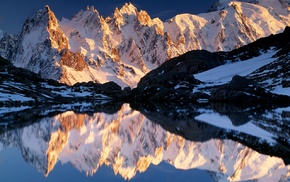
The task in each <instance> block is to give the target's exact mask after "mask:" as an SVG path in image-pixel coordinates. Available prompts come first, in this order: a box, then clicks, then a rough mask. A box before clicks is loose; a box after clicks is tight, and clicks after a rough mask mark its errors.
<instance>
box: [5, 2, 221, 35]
mask: <svg viewBox="0 0 290 182" xmlns="http://www.w3.org/2000/svg"><path fill="white" fill-rule="evenodd" d="M216 1H217V0H203V1H198V0H171V1H168V0H167V1H165V0H159V1H144V0H143V1H142V0H127V1H125V0H70V1H64V0H62V1H55V0H24V1H23V0H8V1H2V2H1V4H0V29H1V30H3V31H6V32H8V33H18V32H19V31H20V29H21V27H22V25H23V23H24V21H25V19H26V18H28V17H31V16H33V14H34V13H35V12H36V11H37V10H39V9H42V8H44V6H45V5H49V6H50V8H51V10H52V11H53V12H54V13H55V15H56V17H57V18H58V19H59V20H60V19H61V18H62V17H65V18H70V17H71V16H73V15H74V14H76V13H78V12H79V11H80V10H82V9H85V8H86V6H87V5H92V6H94V7H95V9H97V10H98V11H99V13H100V14H101V15H102V16H104V17H106V16H108V15H110V14H111V13H113V11H114V9H115V8H116V7H118V8H120V7H122V6H123V5H124V4H125V3H126V2H131V3H132V4H134V5H135V6H136V7H137V8H138V10H145V11H147V12H148V13H149V15H150V16H151V17H152V18H154V17H156V16H158V17H159V18H161V19H162V20H163V21H164V20H167V19H169V18H171V17H173V16H175V15H176V14H180V13H191V14H199V13H203V12H206V11H207V10H208V9H209V8H210V6H211V5H212V4H213V3H214V2H216Z"/></svg>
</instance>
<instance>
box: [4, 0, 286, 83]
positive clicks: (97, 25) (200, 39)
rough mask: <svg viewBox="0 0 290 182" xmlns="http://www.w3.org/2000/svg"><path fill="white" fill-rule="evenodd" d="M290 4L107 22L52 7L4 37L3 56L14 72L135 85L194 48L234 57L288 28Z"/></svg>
mask: <svg viewBox="0 0 290 182" xmlns="http://www.w3.org/2000/svg"><path fill="white" fill-rule="evenodd" d="M287 2H288V1H282V0H281V1H279V2H278V3H277V1H276V0H270V1H258V2H256V1H255V3H252V1H251V2H248V1H247V2H245V1H242V2H238V1H233V2H228V1H220V4H226V3H227V5H226V6H225V7H223V8H222V9H221V8H216V11H212V12H209V13H203V14H199V15H190V14H180V15H177V16H175V17H173V18H171V19H170V20H168V21H166V22H162V21H161V20H160V19H158V18H154V19H151V18H150V16H149V15H148V13H147V12H146V11H143V10H141V11H138V10H137V9H136V7H135V6H134V5H133V4H125V5H124V6H123V7H122V8H120V9H118V8H116V9H115V11H114V13H113V14H112V15H111V16H109V17H105V18H104V17H102V16H101V15H100V14H99V13H98V11H97V10H96V9H94V8H93V7H88V8H87V9H86V10H82V11H80V12H79V13H77V14H76V15H75V16H74V17H72V19H65V18H63V19H62V20H61V21H58V20H57V18H56V17H55V15H54V13H53V12H52V11H51V10H50V9H49V7H48V6H46V7H45V8H44V9H43V10H40V11H38V12H37V13H36V14H35V15H34V16H33V17H32V18H29V19H27V20H26V22H25V23H24V25H23V28H22V30H21V32H20V33H19V34H18V35H17V36H16V38H15V39H13V38H11V39H7V38H6V39H3V38H2V40H1V41H0V53H1V56H2V57H4V58H7V59H10V60H12V62H13V64H14V65H16V66H19V67H23V68H26V69H29V70H31V71H33V72H35V73H39V74H40V75H41V76H42V77H44V78H51V79H55V80H58V81H60V82H63V83H67V84H69V85H72V84H74V83H76V82H88V81H94V82H100V83H104V82H108V81H114V82H116V83H117V84H119V85H121V86H122V87H125V86H131V87H135V86H136V85H137V83H138V81H139V79H140V78H141V77H143V76H144V75H145V74H146V73H148V72H149V71H150V70H152V69H154V68H156V67H158V66H159V65H161V64H162V63H163V62H164V61H166V60H168V59H170V58H173V57H176V56H178V55H181V54H184V53H185V52H188V51H190V50H196V49H205V50H208V51H211V52H215V51H229V50H233V49H236V48H239V47H241V46H243V45H246V44H248V43H250V42H253V41H255V40H257V39H259V38H261V37H265V36H268V35H270V34H276V33H280V32H282V31H283V30H284V28H285V27H286V26H287V25H288V26H289V25H290V15H289V5H288V4H287ZM7 41H8V42H10V43H9V44H8V43H7ZM4 45H5V46H4ZM6 45H9V46H8V47H7V46H6Z"/></svg>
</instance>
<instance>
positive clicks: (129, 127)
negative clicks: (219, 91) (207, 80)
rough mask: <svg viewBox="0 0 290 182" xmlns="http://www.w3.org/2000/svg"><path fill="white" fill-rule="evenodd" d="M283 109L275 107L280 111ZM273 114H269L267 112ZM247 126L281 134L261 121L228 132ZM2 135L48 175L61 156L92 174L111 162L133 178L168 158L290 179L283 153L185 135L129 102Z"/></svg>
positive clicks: (230, 175) (260, 133) (241, 176)
mask: <svg viewBox="0 0 290 182" xmlns="http://www.w3.org/2000/svg"><path fill="white" fill-rule="evenodd" d="M282 110H283V109H282ZM286 110H287V109H286ZM288 110H289V108H288ZM202 112H203V113H204V114H203V115H200V116H198V118H199V119H200V120H204V121H205V122H209V121H211V122H212V123H214V121H213V120H212V119H210V118H208V119H206V117H204V115H208V116H212V114H213V113H210V112H209V110H203V111H202ZM211 112H212V111H211ZM271 112H273V111H271ZM278 112H280V111H274V113H276V114H278ZM271 116H272V115H269V114H268V116H265V117H267V118H271ZM273 116H274V115H273ZM276 116H277V115H276ZM219 117H223V116H219ZM223 118H225V117H223ZM163 119H165V118H163ZM214 120H215V121H216V122H218V121H219V120H220V119H219V118H218V117H216V116H215V117H214ZM161 122H163V121H161ZM192 122H195V121H192ZM220 122H224V120H220ZM175 123H178V122H177V121H176V122H175ZM180 123H182V121H180ZM190 125H195V124H194V123H191V124H190ZM250 125H252V126H250ZM187 126H188V124H187ZM196 126H199V128H196V131H194V130H192V129H191V132H197V133H199V132H200V129H202V132H205V131H203V130H204V129H206V128H208V127H210V126H205V125H204V126H203V124H202V123H196ZM253 126H255V128H253ZM179 127H180V128H179ZM179 127H177V128H176V130H178V129H179V130H183V129H182V128H181V127H182V125H180V126H179ZM246 127H250V128H251V127H252V129H255V131H257V132H256V133H255V135H256V136H257V137H258V140H259V138H260V137H261V139H260V140H261V141H264V140H265V136H266V137H273V135H276V134H274V133H272V134H269V132H267V131H266V130H265V129H263V128H270V127H271V126H270V125H263V124H262V125H261V126H259V125H257V123H255V124H253V123H251V122H250V123H248V124H245V125H242V126H241V127H239V126H235V128H233V127H232V128H230V129H229V128H226V130H227V131H228V133H231V131H230V130H232V132H235V131H238V132H246V133H247V132H248V131H247V129H245V128H246ZM193 128H194V127H193ZM243 128H244V129H245V130H244V131H242V130H243ZM239 129H240V130H239ZM218 131H221V130H218ZM250 135H251V133H250ZM243 137H245V135H242V136H241V138H243ZM272 139H273V138H272ZM0 141H1V143H2V145H3V146H4V147H8V146H13V145H14V146H17V147H19V148H20V149H21V151H22V153H23V155H24V157H25V159H26V161H28V162H30V163H32V164H33V165H34V166H35V167H36V168H37V170H39V172H41V173H44V174H46V175H49V173H50V172H51V171H52V170H53V168H54V166H55V164H56V163H57V162H61V163H71V164H72V165H73V166H74V167H76V168H77V169H78V170H80V171H84V172H87V173H88V174H93V173H96V172H97V171H98V168H99V167H100V166H102V165H108V166H111V167H112V169H113V170H114V173H115V174H119V175H121V176H122V177H123V178H125V179H131V178H133V177H134V176H135V175H136V173H138V172H141V173H142V172H144V171H146V170H147V169H148V167H149V166H150V165H158V164H159V163H160V162H162V161H166V162H168V163H170V164H171V165H173V166H175V167H176V168H177V169H182V170H186V169H192V168H199V169H204V170H209V171H213V172H214V173H216V174H219V173H222V174H223V175H224V176H225V179H227V180H231V181H244V180H251V179H257V180H259V181H279V180H282V181H283V180H287V179H288V180H289V174H290V173H289V172H290V168H289V165H288V166H285V164H284V162H283V160H281V159H280V158H277V157H270V156H267V155H262V154H259V153H258V152H256V151H254V150H252V149H250V148H248V147H246V146H244V145H242V144H240V143H238V142H234V141H231V140H227V139H225V140H220V139H210V140H207V141H204V142H198V141H189V140H185V139H184V138H182V137H181V136H178V135H174V134H171V133H169V132H167V131H166V130H164V129H163V128H162V127H161V126H160V125H158V124H156V123H154V122H151V121H150V120H148V119H147V118H146V117H144V115H142V114H141V113H139V112H138V111H136V110H132V109H131V108H130V107H129V105H123V106H122V108H121V110H120V111H118V112H117V113H115V114H105V113H95V114H93V115H87V114H76V113H74V112H72V111H68V112H65V113H62V114H59V115H56V116H55V117H53V118H44V119H42V120H41V121H40V122H37V123H34V124H32V125H30V126H28V127H25V128H23V129H17V130H15V131H7V132H5V133H3V134H1V137H0ZM271 142H273V141H271ZM265 144H266V143H265ZM273 145H275V144H274V143H273ZM259 166H263V168H261V167H259Z"/></svg>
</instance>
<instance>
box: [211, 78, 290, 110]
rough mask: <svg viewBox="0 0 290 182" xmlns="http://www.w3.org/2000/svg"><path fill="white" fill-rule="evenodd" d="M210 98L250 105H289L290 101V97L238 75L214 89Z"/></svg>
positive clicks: (215, 100) (214, 100)
mask: <svg viewBox="0 0 290 182" xmlns="http://www.w3.org/2000/svg"><path fill="white" fill-rule="evenodd" d="M210 100H211V101H212V102H227V103H236V104H239V105H243V104H244V105H248V106H250V105H260V104H285V105H289V103H290V97H288V96H283V95H278V94H273V93H270V92H267V91H266V90H265V89H263V88H261V87H259V86H257V85H256V84H255V83H254V82H252V81H250V80H249V79H247V78H244V77H241V76H238V75H236V76H234V77H233V79H232V80H231V81H230V82H229V83H228V84H226V85H223V86H220V87H218V88H217V89H214V91H213V92H212V93H211V97H210Z"/></svg>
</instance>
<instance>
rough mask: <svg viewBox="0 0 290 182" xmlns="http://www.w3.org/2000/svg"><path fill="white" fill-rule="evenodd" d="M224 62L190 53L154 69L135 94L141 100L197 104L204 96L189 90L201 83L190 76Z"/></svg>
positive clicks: (213, 57) (209, 54)
mask: <svg viewBox="0 0 290 182" xmlns="http://www.w3.org/2000/svg"><path fill="white" fill-rule="evenodd" d="M223 63H224V62H223V61H222V59H221V57H220V56H219V55H217V54H214V53H210V52H208V51H204V50H202V51H191V52H188V53H186V54H184V55H181V56H179V57H177V58H173V59H171V60H168V61H166V62H165V63H163V64H162V65H161V66H160V67H158V68H157V69H155V70H153V71H151V72H149V73H148V74H147V75H145V76H144V77H143V78H142V79H141V80H140V82H139V83H138V86H137V88H136V89H135V90H133V92H134V94H137V95H138V97H140V99H141V100H152V101H153V100H154V101H162V102H174V103H185V102H196V100H197V99H198V98H200V97H203V98H207V95H206V94H203V93H200V92H198V93H194V92H192V90H193V89H194V88H195V87H196V86H197V85H199V84H201V82H200V81H199V80H197V79H195V78H194V76H193V74H195V73H198V72H202V71H205V70H208V69H211V68H214V67H217V66H219V65H222V64H223Z"/></svg>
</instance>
